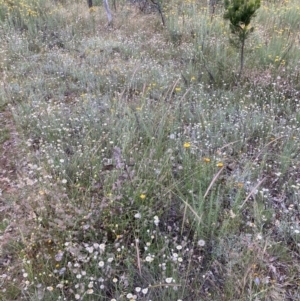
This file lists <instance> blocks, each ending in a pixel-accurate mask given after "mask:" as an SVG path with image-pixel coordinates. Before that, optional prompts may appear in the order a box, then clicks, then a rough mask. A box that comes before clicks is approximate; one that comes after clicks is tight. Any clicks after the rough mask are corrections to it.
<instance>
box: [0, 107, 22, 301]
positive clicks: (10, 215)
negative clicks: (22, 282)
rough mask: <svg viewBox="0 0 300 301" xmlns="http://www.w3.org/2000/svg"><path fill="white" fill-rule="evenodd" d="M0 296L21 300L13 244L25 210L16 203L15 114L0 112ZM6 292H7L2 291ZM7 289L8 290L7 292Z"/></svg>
mask: <svg viewBox="0 0 300 301" xmlns="http://www.w3.org/2000/svg"><path fill="white" fill-rule="evenodd" d="M0 128H1V130H2V131H1V138H3V139H2V140H1V141H0V291H2V292H1V293H0V299H1V298H3V299H1V300H7V301H8V300H18V299H17V298H18V295H19V289H18V288H17V286H18V280H17V279H16V280H14V281H15V284H14V285H11V283H12V279H14V278H15V277H16V276H17V275H18V274H20V270H19V267H20V261H19V260H20V258H19V256H18V254H14V253H13V247H12V246H13V244H14V243H15V242H17V241H20V232H19V231H18V225H19V222H20V219H22V218H23V217H22V214H21V215H20V212H19V210H18V209H17V207H16V206H15V201H16V200H18V197H19V195H20V193H21V191H20V189H18V178H19V177H18V162H20V160H21V159H22V158H21V152H20V139H19V136H18V133H17V130H16V127H15V124H14V121H13V117H12V114H11V113H10V112H9V111H8V110H6V111H4V112H0ZM2 293H4V295H2ZM6 293H7V294H6Z"/></svg>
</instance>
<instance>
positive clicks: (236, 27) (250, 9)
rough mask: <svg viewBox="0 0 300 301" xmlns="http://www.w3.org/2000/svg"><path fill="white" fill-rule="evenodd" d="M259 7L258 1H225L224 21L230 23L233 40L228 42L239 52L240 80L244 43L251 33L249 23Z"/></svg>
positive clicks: (251, 29) (252, 28)
mask: <svg viewBox="0 0 300 301" xmlns="http://www.w3.org/2000/svg"><path fill="white" fill-rule="evenodd" d="M259 7H260V0H225V9H226V11H225V13H224V19H225V20H229V21H230V25H229V26H230V30H231V33H232V35H233V38H232V39H231V40H230V41H231V42H232V44H233V45H234V46H236V47H237V48H239V50H240V71H239V75H238V79H239V80H240V78H241V76H242V72H243V68H244V53H245V41H246V39H247V38H248V37H249V35H250V33H251V32H253V30H254V27H251V26H250V22H251V20H252V18H253V17H255V14H256V11H257V10H258V9H259Z"/></svg>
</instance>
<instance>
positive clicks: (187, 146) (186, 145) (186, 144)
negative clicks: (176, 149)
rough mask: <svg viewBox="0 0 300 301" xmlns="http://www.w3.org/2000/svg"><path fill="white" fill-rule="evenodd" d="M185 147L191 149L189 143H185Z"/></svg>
mask: <svg viewBox="0 0 300 301" xmlns="http://www.w3.org/2000/svg"><path fill="white" fill-rule="evenodd" d="M183 147H184V148H189V147H191V144H190V143H189V142H185V143H184V144H183Z"/></svg>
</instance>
